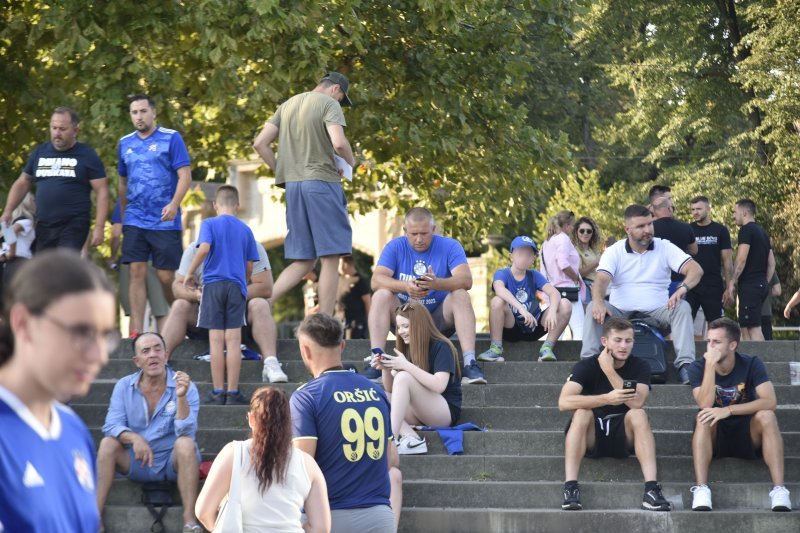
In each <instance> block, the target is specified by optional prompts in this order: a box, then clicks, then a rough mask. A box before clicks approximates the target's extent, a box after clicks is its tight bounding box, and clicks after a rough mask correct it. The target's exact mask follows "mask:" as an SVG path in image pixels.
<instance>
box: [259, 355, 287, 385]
mask: <svg viewBox="0 0 800 533" xmlns="http://www.w3.org/2000/svg"><path fill="white" fill-rule="evenodd" d="M261 381H263V382H264V383H266V382H270V383H286V382H288V381H289V376H287V375H286V374H285V373H284V371H283V370H281V363H280V362H279V361H278V358H277V357H274V356H272V357H267V358H266V359H264V368H263V370H262V371H261Z"/></svg>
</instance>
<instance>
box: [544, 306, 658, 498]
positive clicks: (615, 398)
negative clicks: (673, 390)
mask: <svg viewBox="0 0 800 533" xmlns="http://www.w3.org/2000/svg"><path fill="white" fill-rule="evenodd" d="M600 341H601V343H602V345H603V347H604V348H603V351H602V352H601V353H600V354H599V355H595V356H594V357H589V358H586V359H582V360H581V361H579V362H578V363H576V364H575V366H574V367H573V369H572V374H570V376H569V378H567V382H566V383H565V384H564V386H563V388H562V389H561V396H560V397H559V399H558V408H559V410H561V411H575V412H574V414H573V415H572V420H570V422H569V423H568V424H567V428H566V430H565V433H566V442H565V445H564V469H565V474H566V475H565V477H566V482H565V484H564V503H563V505H562V506H561V508H562V509H564V510H567V511H577V510H580V509H582V508H583V507H582V505H581V500H580V487H579V486H578V472H579V471H580V467H581V461H582V460H583V457H584V456H586V457H590V458H599V457H615V458H618V459H622V458H625V457H628V456H629V455H630V453H631V451H635V453H636V458H637V459H638V460H639V465H640V466H641V468H642V474H643V475H644V480H645V485H644V486H645V488H644V496H643V498H642V508H643V509H647V510H649V511H670V510H671V506H670V503H669V502H668V501H667V500H666V499H665V498H664V496H663V494H662V493H661V485H659V483H658V481H657V480H656V442H655V438H654V437H653V432H652V430H651V429H650V422H649V420H648V418H647V414H646V413H645V412H644V409H643V407H644V403H645V401H646V400H647V396H648V395H649V393H650V366H649V365H648V364H647V362H646V361H642V360H640V359H637V358H636V357H632V356H631V351H632V349H633V325H632V324H631V323H630V322H628V321H627V320H625V319H623V318H620V317H609V318H607V319H606V320H605V322H604V323H603V335H602V337H601V339H600Z"/></svg>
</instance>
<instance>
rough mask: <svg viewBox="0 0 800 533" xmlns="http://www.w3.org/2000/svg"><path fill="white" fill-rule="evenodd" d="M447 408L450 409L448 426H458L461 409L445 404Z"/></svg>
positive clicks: (448, 403)
mask: <svg viewBox="0 0 800 533" xmlns="http://www.w3.org/2000/svg"><path fill="white" fill-rule="evenodd" d="M447 408H448V409H450V426H451V427H452V426H455V425H456V424H458V419H459V418H460V417H461V408H460V407H457V406H455V405H453V404H452V403H450V402H447Z"/></svg>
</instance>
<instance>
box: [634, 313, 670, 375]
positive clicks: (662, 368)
mask: <svg viewBox="0 0 800 533" xmlns="http://www.w3.org/2000/svg"><path fill="white" fill-rule="evenodd" d="M631 323H632V324H633V350H632V351H631V355H633V356H635V357H638V358H639V359H643V360H645V361H647V363H648V364H649V365H650V382H651V383H666V382H667V356H666V348H667V341H665V340H664V336H663V335H661V333H660V332H659V331H658V329H656V328H654V327H653V326H650V325H649V324H647V323H645V322H644V321H642V320H632V321H631Z"/></svg>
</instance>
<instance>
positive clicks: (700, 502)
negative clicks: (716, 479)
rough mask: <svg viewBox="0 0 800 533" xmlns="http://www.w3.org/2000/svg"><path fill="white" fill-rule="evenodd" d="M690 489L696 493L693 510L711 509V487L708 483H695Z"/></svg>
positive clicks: (693, 499)
mask: <svg viewBox="0 0 800 533" xmlns="http://www.w3.org/2000/svg"><path fill="white" fill-rule="evenodd" d="M689 490H690V491H691V493H692V494H694V497H693V498H692V511H710V510H711V489H709V488H708V485H695V486H694V487H692V488H691V489H689Z"/></svg>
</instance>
